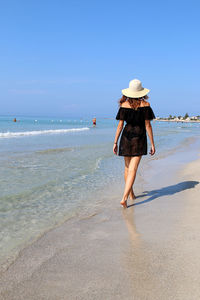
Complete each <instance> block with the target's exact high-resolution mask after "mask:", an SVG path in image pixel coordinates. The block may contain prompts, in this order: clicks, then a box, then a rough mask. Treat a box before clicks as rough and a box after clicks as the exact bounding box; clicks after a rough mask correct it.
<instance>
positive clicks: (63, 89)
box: [0, 0, 200, 118]
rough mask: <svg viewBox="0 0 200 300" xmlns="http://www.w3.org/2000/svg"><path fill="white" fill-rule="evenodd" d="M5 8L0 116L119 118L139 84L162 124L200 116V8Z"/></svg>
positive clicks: (86, 4) (90, 4) (112, 4)
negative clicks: (132, 85) (126, 96)
mask: <svg viewBox="0 0 200 300" xmlns="http://www.w3.org/2000/svg"><path fill="white" fill-rule="evenodd" d="M0 4H1V10H0V36H1V39H0V101H1V112H0V115H14V116H22V115H23V116H60V117H83V118H84V117H94V116H96V117H115V116H116V113H117V110H118V100H119V98H120V97H121V95H122V94H121V90H122V89H124V88H127V87H128V85H129V81H130V80H132V79H135V78H137V79H139V80H141V82H142V85H143V86H144V87H146V88H148V89H150V93H149V102H150V104H151V107H152V108H153V110H154V113H155V115H156V116H160V117H161V116H168V115H169V114H172V115H184V114H185V113H186V112H187V113H188V114H189V115H198V114H199V115H200V109H199V108H200V105H199V102H200V97H199V79H200V57H199V53H200V38H199V32H200V18H199V11H200V2H199V1H192V0H191V1H184V0H183V1H176V0H174V1H171V0H168V1H154V0H152V1H145V0H143V1H134V0H131V1H127V0H124V1H117V0H115V1H113V0H111V1H109V0H107V1H105V0H101V1H95V0H93V1H88V0H85V1H76V0H73V1H68V0H65V1H62V0H57V1H55V0H54V1H52V0H48V1H47V0H42V1H41V0H29V1H27V0H18V1H16V0H13V1H10V0H6V1H1V0H0Z"/></svg>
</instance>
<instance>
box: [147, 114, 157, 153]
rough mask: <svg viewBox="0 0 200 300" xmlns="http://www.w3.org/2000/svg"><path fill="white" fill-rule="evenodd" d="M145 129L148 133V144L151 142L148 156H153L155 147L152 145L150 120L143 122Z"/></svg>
mask: <svg viewBox="0 0 200 300" xmlns="http://www.w3.org/2000/svg"><path fill="white" fill-rule="evenodd" d="M145 127H146V131H147V133H148V136H149V139H150V142H151V151H150V154H151V155H154V154H155V152H156V150H155V145H154V138H153V130H152V126H151V122H150V120H145Z"/></svg>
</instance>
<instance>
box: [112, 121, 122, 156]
mask: <svg viewBox="0 0 200 300" xmlns="http://www.w3.org/2000/svg"><path fill="white" fill-rule="evenodd" d="M123 127H124V121H123V120H119V124H118V126H117V130H116V134H115V140H114V145H113V153H114V154H116V155H117V148H118V147H117V142H118V139H119V136H120V134H121V131H122V129H123Z"/></svg>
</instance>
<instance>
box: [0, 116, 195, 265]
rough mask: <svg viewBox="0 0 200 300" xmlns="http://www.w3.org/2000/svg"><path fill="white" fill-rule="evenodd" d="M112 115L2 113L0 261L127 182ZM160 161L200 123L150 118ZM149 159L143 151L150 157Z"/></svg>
mask: <svg viewBox="0 0 200 300" xmlns="http://www.w3.org/2000/svg"><path fill="white" fill-rule="evenodd" d="M117 123H118V122H117V121H116V120H114V119H97V126H96V127H95V128H94V127H92V122H91V120H86V119H55V118H36V117H35V118H25V117H24V118H20V119H19V122H16V123H14V122H13V120H12V118H6V117H1V118H0V152H1V156H0V161H1V169H0V190H1V194H0V217H1V218H0V263H1V264H3V263H4V262H5V260H6V259H8V260H9V261H12V259H13V257H14V256H15V255H17V253H18V252H19V250H20V249H21V248H22V247H23V246H24V245H26V244H27V243H29V242H31V241H33V240H34V239H35V238H36V237H38V236H40V235H41V234H42V233H43V232H45V231H46V230H48V229H49V228H52V227H53V226H55V225H57V224H59V223H61V222H63V221H64V220H67V219H68V218H71V217H72V216H79V215H80V214H82V213H84V214H86V215H87V213H88V214H89V213H90V212H92V211H93V210H95V209H96V208H97V207H100V206H101V204H102V201H103V200H102V197H101V195H102V191H105V190H107V188H108V187H110V186H112V187H113V190H115V189H114V187H115V186H117V185H119V184H120V183H121V181H122V180H123V158H122V157H116V156H115V155H113V153H112V146H113V141H114V136H115V130H116V127H117ZM152 126H153V131H154V138H155V144H156V156H155V157H156V158H157V159H159V158H162V157H163V155H168V154H169V153H170V152H172V151H175V150H176V149H177V148H178V147H181V145H182V144H183V143H184V142H185V141H186V139H188V138H191V137H195V136H199V129H200V125H199V123H172V122H157V121H153V122H152ZM149 159H151V158H150V156H149V155H148V156H145V157H144V158H143V160H144V161H148V160H149Z"/></svg>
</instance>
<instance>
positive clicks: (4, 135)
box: [0, 127, 90, 138]
mask: <svg viewBox="0 0 200 300" xmlns="http://www.w3.org/2000/svg"><path fill="white" fill-rule="evenodd" d="M89 129H90V128H89V127H82V128H69V129H49V130H34V131H20V132H10V131H7V132H0V138H12V137H19V136H33V135H41V134H58V133H67V132H77V131H85V130H89Z"/></svg>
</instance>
